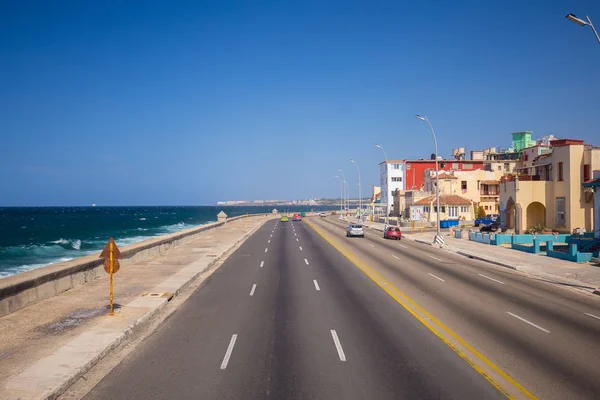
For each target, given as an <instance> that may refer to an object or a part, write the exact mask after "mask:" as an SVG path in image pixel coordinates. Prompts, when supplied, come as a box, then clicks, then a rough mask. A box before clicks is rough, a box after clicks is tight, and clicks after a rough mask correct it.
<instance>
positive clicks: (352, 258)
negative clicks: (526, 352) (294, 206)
mask: <svg viewBox="0 0 600 400" xmlns="http://www.w3.org/2000/svg"><path fill="white" fill-rule="evenodd" d="M306 223H307V225H308V226H310V227H311V228H312V229H313V230H314V231H315V232H316V233H317V234H318V235H319V236H321V237H322V238H323V239H324V240H325V241H326V242H327V243H329V244H330V245H331V246H332V247H333V248H334V249H336V250H337V251H339V252H340V253H341V254H342V255H343V256H344V257H346V258H347V259H348V260H349V261H350V262H351V263H352V264H354V265H355V266H356V267H357V268H358V269H360V270H361V271H362V272H363V273H364V274H365V275H366V276H368V277H369V278H370V279H371V280H372V281H373V282H375V284H377V286H379V287H380V288H381V289H383V290H384V291H385V292H386V293H387V294H388V295H389V296H390V297H392V298H393V299H394V300H396V302H398V304H400V305H401V306H402V307H404V309H406V311H408V312H409V313H410V314H411V315H412V316H414V317H415V318H416V319H417V320H418V321H419V322H421V323H422V324H423V325H425V326H426V327H427V328H428V329H429V330H430V331H431V332H433V334H434V335H436V336H437V337H438V338H440V340H442V341H443V342H444V343H446V344H447V345H448V346H449V347H450V348H451V349H452V350H454V351H455V352H456V354H458V355H459V356H460V357H461V358H462V359H463V360H465V361H466V362H467V363H468V364H469V365H470V366H471V367H473V369H474V370H475V371H477V372H478V373H480V374H481V375H482V376H483V377H484V378H485V379H486V380H487V381H488V382H490V383H491V384H492V385H493V386H494V387H495V388H496V389H498V390H499V391H500V392H501V393H502V394H504V395H505V396H506V397H507V398H509V399H514V397H513V396H512V395H510V394H509V393H508V392H507V391H506V390H505V389H503V388H502V387H501V386H500V384H499V383H498V382H496V381H495V380H494V379H493V378H492V377H491V376H489V375H488V374H487V373H485V371H483V370H482V369H481V368H480V367H479V366H477V365H476V364H475V362H473V361H472V360H471V359H469V358H468V356H467V355H466V354H464V353H463V352H461V351H460V350H459V349H458V348H457V347H456V346H455V345H453V344H452V343H450V342H449V341H448V340H447V339H446V338H445V337H443V336H442V334H441V333H440V332H438V331H437V330H436V329H435V328H434V327H433V326H432V325H431V324H430V323H429V322H427V321H426V320H424V319H423V318H421V317H420V316H419V315H417V314H416V313H415V312H414V311H413V310H412V309H411V307H410V306H409V305H408V304H406V303H405V302H404V301H403V300H402V299H404V300H405V301H406V302H408V303H410V305H412V306H413V307H414V308H416V309H417V310H419V311H420V312H421V313H422V314H424V315H425V316H426V317H427V318H428V319H429V320H431V321H432V322H434V323H435V324H436V325H437V326H438V327H439V328H441V329H442V330H443V331H445V332H446V333H448V334H449V335H450V336H451V337H452V338H454V339H455V340H456V341H458V342H459V343H460V344H461V345H462V346H464V347H465V348H466V349H467V350H469V351H470V352H471V353H473V354H474V355H475V356H476V357H477V358H478V359H479V360H481V361H483V362H484V363H485V364H486V365H487V366H488V367H489V368H491V369H492V370H493V371H494V372H496V373H497V374H498V375H500V376H501V377H502V378H503V379H505V380H506V381H507V382H509V383H510V384H511V385H512V386H513V387H515V388H516V389H517V390H518V391H519V392H521V393H522V394H523V395H525V396H526V397H527V398H528V399H531V400H536V397H535V396H534V395H533V394H531V393H530V392H528V391H527V389H525V388H524V387H523V386H521V385H520V384H519V383H517V382H516V381H515V380H514V379H513V378H511V377H510V376H509V375H508V374H507V373H505V372H504V371H502V370H501V369H500V368H498V367H497V366H496V365H495V364H494V363H492V362H491V361H490V360H488V359H487V358H486V357H484V356H483V355H482V354H481V353H479V352H478V351H477V350H475V349H474V348H473V347H472V346H471V345H469V344H468V343H467V342H465V341H464V340H463V339H462V338H461V337H459V336H458V335H457V334H456V333H454V332H453V331H451V330H450V329H449V328H447V327H446V326H445V325H444V324H442V323H441V322H440V321H438V320H437V319H436V318H434V317H433V316H432V315H431V314H429V313H428V312H427V311H425V310H424V309H423V308H421V306H419V305H418V304H417V303H415V302H414V301H413V300H412V299H411V298H409V297H408V296H407V295H405V294H404V293H402V292H401V291H400V290H398V289H397V288H396V287H394V286H393V285H391V284H389V283H387V281H386V280H385V279H384V278H383V277H382V276H381V275H379V274H378V273H377V272H375V271H374V270H373V269H372V268H370V267H369V266H367V265H366V264H365V263H364V262H362V261H360V260H359V259H358V258H357V257H356V256H354V255H353V254H352V253H350V252H349V251H348V250H346V249H344V248H343V247H341V246H339V245H337V244H336V243H334V242H333V240H332V239H330V238H329V236H327V235H326V234H325V233H323V232H321V231H320V230H319V229H317V228H316V227H315V226H314V225H313V224H311V223H310V222H308V221H306ZM382 282H385V285H384V284H383V283H382ZM392 290H393V291H392ZM393 292H396V293H397V294H398V295H396V293H393ZM398 296H400V297H402V299H400V298H399V297H398Z"/></svg>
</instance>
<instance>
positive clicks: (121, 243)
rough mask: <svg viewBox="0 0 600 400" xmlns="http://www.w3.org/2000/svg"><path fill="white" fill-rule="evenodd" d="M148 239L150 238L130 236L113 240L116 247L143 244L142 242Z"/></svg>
mask: <svg viewBox="0 0 600 400" xmlns="http://www.w3.org/2000/svg"><path fill="white" fill-rule="evenodd" d="M150 238H151V236H132V237H128V238H123V239H117V240H115V243H116V244H117V246H128V245H130V244H134V243H139V242H143V241H144V240H148V239H150Z"/></svg>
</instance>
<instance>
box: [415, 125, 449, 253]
mask: <svg viewBox="0 0 600 400" xmlns="http://www.w3.org/2000/svg"><path fill="white" fill-rule="evenodd" d="M416 118H417V119H420V120H421V121H425V122H427V124H428V125H429V129H431V133H432V135H433V144H434V145H435V204H436V207H437V233H436V234H435V238H434V242H438V243H439V244H443V243H444V238H443V236H442V235H441V233H440V180H439V177H440V169H439V166H438V145H437V138H436V137H435V131H434V130H433V126H431V122H429V119H427V117H421V116H420V115H416Z"/></svg>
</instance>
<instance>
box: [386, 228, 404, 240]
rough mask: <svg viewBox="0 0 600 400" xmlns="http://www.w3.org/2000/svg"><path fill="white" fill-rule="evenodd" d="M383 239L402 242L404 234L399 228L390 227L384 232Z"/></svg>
mask: <svg viewBox="0 0 600 400" xmlns="http://www.w3.org/2000/svg"><path fill="white" fill-rule="evenodd" d="M383 238H384V239H396V240H401V239H402V232H401V231H400V228H398V227H397V226H388V227H386V228H385V229H384V230H383Z"/></svg>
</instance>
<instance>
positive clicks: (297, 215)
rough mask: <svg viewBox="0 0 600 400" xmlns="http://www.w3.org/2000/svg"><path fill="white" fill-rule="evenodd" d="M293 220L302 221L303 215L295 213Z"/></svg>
mask: <svg viewBox="0 0 600 400" xmlns="http://www.w3.org/2000/svg"><path fill="white" fill-rule="evenodd" d="M292 221H302V217H301V216H300V214H294V216H293V217H292Z"/></svg>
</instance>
